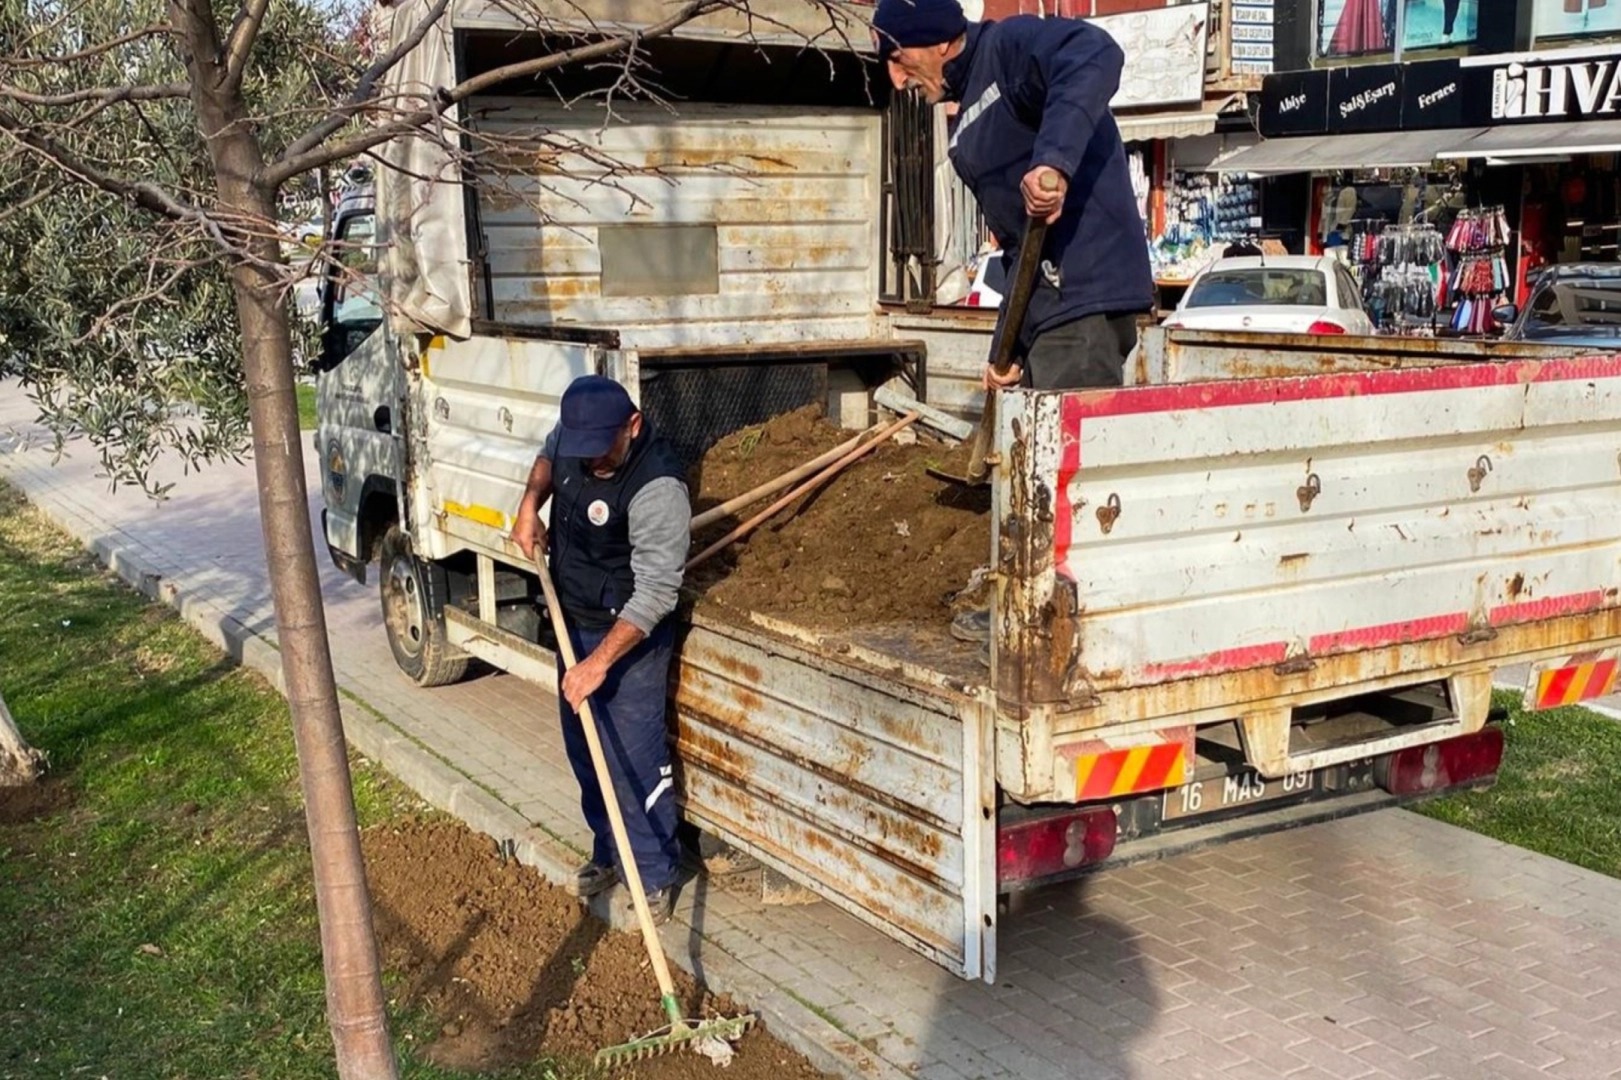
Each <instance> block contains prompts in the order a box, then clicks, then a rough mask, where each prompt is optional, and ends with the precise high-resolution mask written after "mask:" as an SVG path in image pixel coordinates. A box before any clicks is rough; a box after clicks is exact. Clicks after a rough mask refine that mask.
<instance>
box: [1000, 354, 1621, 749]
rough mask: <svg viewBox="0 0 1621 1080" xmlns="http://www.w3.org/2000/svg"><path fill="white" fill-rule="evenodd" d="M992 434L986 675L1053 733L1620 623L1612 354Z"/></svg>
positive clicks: (1187, 403)
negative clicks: (992, 542)
mask: <svg viewBox="0 0 1621 1080" xmlns="http://www.w3.org/2000/svg"><path fill="white" fill-rule="evenodd" d="M999 428H1000V433H999V447H1000V449H1001V451H1002V453H1003V455H1004V460H1005V461H1006V462H1007V463H1008V468H1007V469H1006V470H1004V471H1003V475H1002V476H1001V477H1000V478H999V485H998V492H997V515H998V527H997V558H998V565H999V566H1000V568H1001V570H1002V572H1003V590H1004V591H1003V600H1004V603H1003V604H1002V606H1001V610H1002V612H1003V616H1002V619H1001V620H1000V622H1001V625H1000V626H999V627H998V640H997V646H998V648H997V652H998V669H997V672H996V675H995V681H996V685H997V689H998V693H999V696H1000V697H1001V699H1002V701H1003V702H1004V705H1006V704H1007V703H1010V702H1016V703H1018V705H1019V706H1020V708H1022V709H1023V710H1025V711H1026V713H1029V711H1031V710H1036V711H1045V712H1047V713H1050V714H1051V719H1050V720H1049V721H1047V722H1048V724H1049V725H1050V727H1051V730H1052V731H1054V732H1055V733H1058V732H1062V731H1064V730H1080V729H1086V728H1094V727H1097V726H1101V725H1104V724H1109V723H1120V722H1123V721H1140V720H1151V719H1154V718H1156V717H1163V716H1169V715H1173V714H1181V715H1184V716H1186V717H1187V718H1189V719H1198V718H1205V719H1211V718H1219V717H1221V716H1222V715H1223V714H1224V712H1225V714H1226V715H1228V716H1236V715H1238V714H1240V713H1242V712H1243V711H1246V710H1250V709H1254V708H1257V707H1259V706H1258V705H1257V704H1256V703H1258V702H1266V701H1273V702H1274V703H1276V702H1279V701H1283V700H1284V699H1293V700H1295V701H1297V702H1299V701H1304V700H1306V699H1307V698H1312V697H1315V698H1317V699H1323V698H1327V697H1329V696H1332V695H1336V694H1343V693H1345V692H1346V691H1347V690H1348V689H1355V688H1371V687H1372V686H1373V685H1374V684H1375V683H1377V682H1381V681H1382V682H1383V684H1384V685H1394V684H1396V683H1397V682H1401V681H1405V682H1408V683H1411V682H1414V681H1419V680H1421V679H1423V678H1425V677H1426V676H1429V677H1436V676H1439V675H1444V674H1445V673H1446V671H1447V670H1448V669H1455V668H1457V667H1459V666H1460V665H1462V666H1470V667H1473V668H1476V669H1478V670H1479V671H1480V672H1482V673H1484V674H1486V675H1489V669H1490V668H1491V667H1493V666H1497V665H1499V664H1501V663H1505V662H1509V661H1510V660H1517V659H1527V658H1530V657H1532V656H1535V655H1551V654H1553V653H1554V652H1556V651H1558V650H1559V649H1568V648H1570V647H1571V646H1574V645H1586V644H1587V643H1589V642H1592V641H1596V640H1602V639H1605V638H1611V637H1615V636H1616V635H1617V634H1618V633H1621V621H1618V619H1617V612H1616V607H1617V604H1618V600H1617V587H1618V585H1621V580H1618V578H1621V574H1618V560H1621V502H1618V500H1617V495H1618V487H1621V458H1618V452H1621V358H1618V357H1616V356H1600V357H1563V358H1554V359H1542V360H1517V361H1509V362H1502V363H1475V364H1469V363H1464V364H1451V365H1447V366H1440V367H1414V368H1404V369H1396V370H1383V371H1379V370H1375V371H1356V372H1348V373H1337V374H1322V375H1312V376H1305V377H1284V378H1253V379H1234V380H1225V381H1217V382H1199V383H1189V384H1185V385H1175V386H1144V387H1133V388H1128V389H1123V390H1112V391H1111V390H1097V391H1085V392H1071V393H1046V394H1023V395H1018V396H1016V397H1014V398H1013V399H1012V400H1011V401H1010V402H1009V404H1008V405H1007V406H1004V408H1003V409H1002V415H1001V417H1000V424H999Z"/></svg>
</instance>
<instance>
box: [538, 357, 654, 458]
mask: <svg viewBox="0 0 1621 1080" xmlns="http://www.w3.org/2000/svg"><path fill="white" fill-rule="evenodd" d="M559 411H560V412H561V413H562V417H561V420H562V422H561V424H560V425H559V430H558V435H557V454H558V456H559V457H572V458H595V457H601V456H602V455H603V454H606V453H607V452H608V451H609V450H611V449H612V448H613V444H614V440H615V439H617V438H618V437H619V429H620V428H622V427H624V426H625V421H626V420H629V419H630V418H631V417H632V416H633V415H635V413H636V403H635V402H633V401H631V400H630V394H628V393H626V391H625V388H624V387H623V386H620V385H619V384H618V383H616V382H614V381H613V380H612V379H609V378H605V377H603V376H601V375H581V376H580V377H579V378H578V379H575V380H574V381H573V382H571V383H569V384H568V389H567V390H564V391H563V401H562V404H561V406H560V407H559Z"/></svg>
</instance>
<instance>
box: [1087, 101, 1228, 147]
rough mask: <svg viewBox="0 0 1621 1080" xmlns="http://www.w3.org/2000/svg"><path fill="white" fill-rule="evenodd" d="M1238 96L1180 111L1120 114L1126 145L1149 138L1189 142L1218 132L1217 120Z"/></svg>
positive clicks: (1120, 124)
mask: <svg viewBox="0 0 1621 1080" xmlns="http://www.w3.org/2000/svg"><path fill="white" fill-rule="evenodd" d="M1236 96H1237V95H1234V94H1229V95H1227V96H1226V97H1224V98H1219V99H1213V100H1210V101H1206V102H1205V103H1204V105H1203V107H1201V108H1198V109H1188V110H1185V111H1180V112H1151V113H1116V114H1115V117H1114V121H1115V123H1116V124H1118V125H1119V126H1120V139H1121V141H1122V142H1143V141H1145V140H1147V139H1185V138H1191V137H1193V136H1196V135H1209V134H1211V133H1212V132H1214V131H1215V130H1216V117H1217V116H1218V115H1219V114H1220V113H1221V111H1222V110H1223V109H1225V108H1227V106H1229V105H1231V104H1232V102H1233V98H1234V97H1236Z"/></svg>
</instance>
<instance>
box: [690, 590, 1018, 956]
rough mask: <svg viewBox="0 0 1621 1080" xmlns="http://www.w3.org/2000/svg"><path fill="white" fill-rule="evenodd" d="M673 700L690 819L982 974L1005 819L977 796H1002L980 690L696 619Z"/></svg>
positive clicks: (869, 918) (865, 916) (934, 953)
mask: <svg viewBox="0 0 1621 1080" xmlns="http://www.w3.org/2000/svg"><path fill="white" fill-rule="evenodd" d="M674 704H675V713H676V726H677V752H678V758H679V761H680V763H681V765H680V768H681V781H682V784H681V786H682V788H683V791H684V794H685V806H686V811H687V814H688V816H689V817H690V818H692V819H693V820H695V821H697V822H698V823H699V824H701V825H702V826H704V827H706V828H708V829H711V830H713V831H714V832H716V833H717V834H719V835H722V836H726V837H729V838H731V839H733V840H734V842H737V843H740V844H742V845H743V846H744V847H745V848H747V849H749V850H752V851H753V852H754V853H756V854H758V855H761V856H764V857H765V858H766V859H768V860H769V861H770V862H771V863H773V864H774V865H776V866H777V867H779V868H780V869H783V870H785V871H786V872H788V873H789V874H791V875H792V876H794V877H796V878H797V879H799V880H801V881H803V882H804V883H805V884H807V885H809V886H810V887H811V888H813V889H816V890H817V891H819V892H821V893H822V894H823V895H825V896H826V897H827V898H828V899H829V900H831V901H833V902H834V903H837V904H839V905H840V906H841V907H843V908H845V909H846V910H848V911H851V912H853V913H854V914H856V915H857V916H859V917H861V918H863V919H866V920H867V921H869V922H872V923H874V924H875V925H877V926H880V927H882V928H884V929H886V931H887V932H889V933H896V932H897V931H898V932H899V933H900V935H901V936H903V937H904V938H905V939H907V940H909V941H910V942H911V943H912V944H913V945H914V946H915V947H916V948H918V949H920V950H921V951H923V952H925V953H927V954H928V955H930V956H931V957H933V958H934V959H936V960H938V961H940V962H942V963H944V964H946V965H947V966H949V967H951V968H953V969H954V970H958V971H962V972H964V973H980V972H979V964H980V956H981V952H982V949H983V941H984V940H985V938H986V936H987V935H988V934H989V933H990V931H989V930H987V929H986V928H985V916H986V912H985V911H984V910H983V907H984V906H985V905H990V906H992V907H994V901H992V900H989V899H986V897H987V896H989V895H990V894H986V893H985V892H984V884H985V882H984V878H985V877H986V874H987V867H988V862H989V858H990V850H991V849H990V847H989V844H990V842H991V840H990V838H991V837H992V836H993V834H994V825H986V824H984V818H983V815H982V813H980V812H979V811H978V810H977V809H975V810H974V812H971V813H970V812H968V810H967V808H978V807H980V806H981V804H985V805H991V806H994V785H993V784H992V783H991V781H990V775H989V770H990V761H989V740H988V737H985V738H982V735H985V734H986V733H985V732H982V731H981V730H980V728H981V727H983V726H988V722H987V721H986V720H984V719H982V712H981V710H980V709H979V707H978V705H977V704H976V703H975V702H974V701H973V700H972V699H971V698H969V697H967V696H965V695H962V694H957V693H952V692H949V691H945V690H940V689H939V688H934V689H931V688H930V687H928V686H926V685H919V684H915V683H909V682H907V681H904V680H902V679H898V678H896V677H894V676H892V675H885V674H884V673H883V672H882V671H881V670H880V669H878V668H876V667H873V666H872V665H870V664H868V663H866V662H864V661H861V660H859V659H857V660H854V661H852V660H850V659H848V658H846V657H842V656H837V655H830V653H829V652H824V651H820V650H818V649H816V648H813V647H809V646H807V645H805V644H801V643H797V642H795V641H793V640H791V639H790V638H789V637H787V636H786V635H782V634H773V633H770V632H767V631H763V630H760V629H758V628H745V627H741V626H735V625H730V624H728V623H726V622H724V621H719V620H715V619H699V620H696V621H695V623H694V625H693V626H692V627H691V629H690V630H689V631H688V633H687V635H686V637H685V639H684V641H683V643H682V646H681V649H680V652H679V674H678V677H677V680H676V688H675V693H674ZM970 743H972V744H973V745H970ZM976 748H980V749H976ZM976 778H983V783H981V782H980V780H979V779H976ZM989 884H990V886H991V888H992V889H993V890H994V877H992V880H991V881H990V883H989Z"/></svg>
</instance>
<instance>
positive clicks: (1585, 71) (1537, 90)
mask: <svg viewBox="0 0 1621 1080" xmlns="http://www.w3.org/2000/svg"><path fill="white" fill-rule="evenodd" d="M1491 109H1492V112H1491V118H1492V119H1493V120H1543V119H1548V120H1559V119H1566V120H1579V119H1581V118H1582V117H1585V116H1614V115H1615V114H1616V113H1617V111H1618V110H1621V59H1617V58H1615V57H1605V58H1602V59H1593V60H1576V61H1572V62H1568V63H1562V64H1549V63H1538V62H1537V61H1535V60H1531V61H1528V62H1524V63H1521V62H1518V61H1516V62H1514V63H1511V64H1507V65H1505V66H1503V67H1499V68H1494V69H1493V70H1492V88H1491Z"/></svg>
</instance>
